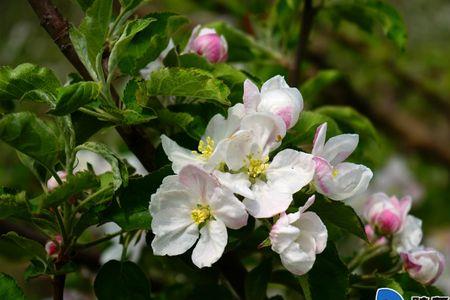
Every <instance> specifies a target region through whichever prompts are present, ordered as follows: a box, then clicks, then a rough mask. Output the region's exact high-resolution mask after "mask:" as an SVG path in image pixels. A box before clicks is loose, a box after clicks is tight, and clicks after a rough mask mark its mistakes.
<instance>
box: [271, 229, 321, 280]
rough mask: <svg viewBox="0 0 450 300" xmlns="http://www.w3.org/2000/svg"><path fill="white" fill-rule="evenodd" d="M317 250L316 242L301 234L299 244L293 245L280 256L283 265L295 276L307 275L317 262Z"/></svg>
mask: <svg viewBox="0 0 450 300" xmlns="http://www.w3.org/2000/svg"><path fill="white" fill-rule="evenodd" d="M315 248H316V246H315V242H314V239H313V238H312V237H311V236H308V235H303V234H300V236H299V238H298V239H297V242H296V243H292V244H291V245H290V246H289V247H288V248H287V249H286V250H285V251H284V252H283V253H281V254H280V258H281V263H282V264H283V266H284V267H285V268H286V269H288V271H289V272H291V273H294V274H295V275H303V274H306V273H308V271H309V270H311V268H312V267H313V265H314V262H315V261H316V255H315V251H314V249H315Z"/></svg>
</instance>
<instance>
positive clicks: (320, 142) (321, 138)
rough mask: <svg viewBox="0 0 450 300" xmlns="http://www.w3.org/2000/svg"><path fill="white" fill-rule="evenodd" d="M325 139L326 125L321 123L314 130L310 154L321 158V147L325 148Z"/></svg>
mask: <svg viewBox="0 0 450 300" xmlns="http://www.w3.org/2000/svg"><path fill="white" fill-rule="evenodd" d="M326 137H327V123H323V124H322V125H320V126H319V127H317V129H316V133H315V135H314V141H313V149H312V154H313V155H315V156H321V155H322V152H323V147H324V146H325V139H326Z"/></svg>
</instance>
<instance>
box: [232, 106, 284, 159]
mask: <svg viewBox="0 0 450 300" xmlns="http://www.w3.org/2000/svg"><path fill="white" fill-rule="evenodd" d="M241 129H242V130H248V131H251V132H252V134H253V137H254V139H253V143H255V144H256V145H257V149H255V152H256V151H258V152H260V153H261V155H262V156H265V155H268V154H269V152H270V151H271V150H274V149H276V148H277V147H278V146H279V145H280V144H281V140H282V139H283V137H284V136H285V135H286V125H285V124H284V121H283V119H281V118H280V117H278V116H276V115H273V114H271V113H266V112H257V113H254V114H251V115H248V116H246V117H244V118H243V119H242V123H241Z"/></svg>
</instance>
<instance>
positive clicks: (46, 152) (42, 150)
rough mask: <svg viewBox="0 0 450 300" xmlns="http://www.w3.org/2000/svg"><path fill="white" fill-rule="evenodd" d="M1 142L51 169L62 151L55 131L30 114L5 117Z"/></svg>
mask: <svg viewBox="0 0 450 300" xmlns="http://www.w3.org/2000/svg"><path fill="white" fill-rule="evenodd" d="M0 140H2V141H4V142H5V143H7V144H9V145H10V146H11V147H13V148H15V149H16V150H18V151H20V152H22V153H24V154H26V155H28V156H30V157H31V158H33V159H35V160H37V161H39V162H40V163H41V164H43V165H44V166H47V167H49V168H53V165H54V163H55V162H56V161H57V159H58V154H59V151H60V149H61V146H60V144H59V140H58V138H57V136H56V135H55V133H54V131H53V130H52V129H51V128H50V127H48V126H47V125H46V124H45V123H44V122H43V121H42V120H40V119H39V118H38V117H37V116H36V115H34V114H32V113H30V112H19V113H14V114H9V115H7V116H5V117H3V118H2V119H1V120H0Z"/></svg>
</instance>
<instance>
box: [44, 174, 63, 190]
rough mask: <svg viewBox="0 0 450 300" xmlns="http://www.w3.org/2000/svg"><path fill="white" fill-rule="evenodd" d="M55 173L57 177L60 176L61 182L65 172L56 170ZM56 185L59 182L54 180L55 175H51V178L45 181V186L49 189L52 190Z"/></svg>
mask: <svg viewBox="0 0 450 300" xmlns="http://www.w3.org/2000/svg"><path fill="white" fill-rule="evenodd" d="M56 174H58V176H59V178H61V180H62V181H63V182H64V181H66V177H67V173H66V172H65V171H58V172H56ZM58 186H59V183H58V181H56V179H55V177H53V176H52V178H50V179H49V180H48V181H47V188H48V190H49V191H53V190H54V189H56V188H57V187H58Z"/></svg>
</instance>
